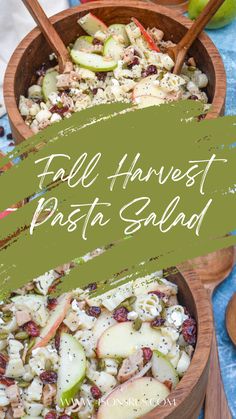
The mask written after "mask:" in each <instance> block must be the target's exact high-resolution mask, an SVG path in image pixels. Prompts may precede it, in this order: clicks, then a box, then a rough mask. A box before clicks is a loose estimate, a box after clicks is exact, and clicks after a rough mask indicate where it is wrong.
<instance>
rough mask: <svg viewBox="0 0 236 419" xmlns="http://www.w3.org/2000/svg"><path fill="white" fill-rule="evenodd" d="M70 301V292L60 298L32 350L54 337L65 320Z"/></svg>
mask: <svg viewBox="0 0 236 419" xmlns="http://www.w3.org/2000/svg"><path fill="white" fill-rule="evenodd" d="M70 302H71V294H70V293H68V294H63V295H62V296H61V297H60V298H59V299H58V304H57V306H56V307H55V309H54V310H52V311H51V313H50V317H49V319H48V321H47V324H46V326H44V327H43V328H42V329H41V331H40V335H39V337H38V338H37V339H36V343H35V345H34V347H33V348H32V350H33V349H36V348H40V347H42V346H45V345H47V343H48V342H49V341H50V340H51V339H52V338H53V337H54V335H55V334H56V331H57V329H58V327H59V326H60V324H61V323H62V322H63V320H64V318H65V316H66V313H67V310H68V308H69V306H70Z"/></svg>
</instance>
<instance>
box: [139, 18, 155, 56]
mask: <svg viewBox="0 0 236 419" xmlns="http://www.w3.org/2000/svg"><path fill="white" fill-rule="evenodd" d="M132 21H133V22H134V23H135V25H136V26H138V28H139V29H140V32H141V34H142V35H143V37H144V39H145V41H147V43H148V46H149V48H150V49H152V50H153V51H156V52H160V49H159V48H158V47H157V46H156V44H155V42H154V41H153V39H152V37H151V36H150V35H149V33H148V32H147V31H146V29H145V28H144V27H143V25H142V23H140V22H139V21H138V19H136V17H132Z"/></svg>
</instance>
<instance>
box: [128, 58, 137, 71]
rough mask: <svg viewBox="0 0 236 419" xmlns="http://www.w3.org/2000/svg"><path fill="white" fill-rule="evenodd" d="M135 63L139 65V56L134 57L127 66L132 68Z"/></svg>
mask: <svg viewBox="0 0 236 419" xmlns="http://www.w3.org/2000/svg"><path fill="white" fill-rule="evenodd" d="M135 65H139V59H138V57H134V59H133V61H131V63H129V64H128V65H127V67H128V68H129V69H131V68H133V67H134V66H135Z"/></svg>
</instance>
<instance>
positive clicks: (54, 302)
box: [47, 297, 58, 310]
mask: <svg viewBox="0 0 236 419" xmlns="http://www.w3.org/2000/svg"><path fill="white" fill-rule="evenodd" d="M57 304H58V303H57V299H56V298H50V297H48V304H47V307H48V310H54V308H55V307H56V306H57Z"/></svg>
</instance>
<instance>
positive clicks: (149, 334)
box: [97, 322, 162, 358]
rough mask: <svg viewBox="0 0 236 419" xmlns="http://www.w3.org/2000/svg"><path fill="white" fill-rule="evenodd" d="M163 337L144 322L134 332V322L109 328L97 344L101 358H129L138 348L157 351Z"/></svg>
mask: <svg viewBox="0 0 236 419" xmlns="http://www.w3.org/2000/svg"><path fill="white" fill-rule="evenodd" d="M161 339H162V335H161V332H160V331H159V330H155V329H153V328H152V327H151V326H150V323H148V322H144V323H143V324H142V326H141V328H140V329H139V330H137V331H136V330H134V328H133V322H124V323H117V324H115V325H114V326H111V327H109V328H108V329H107V330H105V332H103V334H102V335H101V337H100V339H99V340H98V343H97V355H98V357H99V358H106V357H108V358H120V357H121V358H127V357H128V356H129V355H131V354H132V353H134V352H135V350H137V349H138V348H142V347H145V346H148V347H149V348H151V349H157V348H158V345H159V343H160V342H161Z"/></svg>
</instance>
